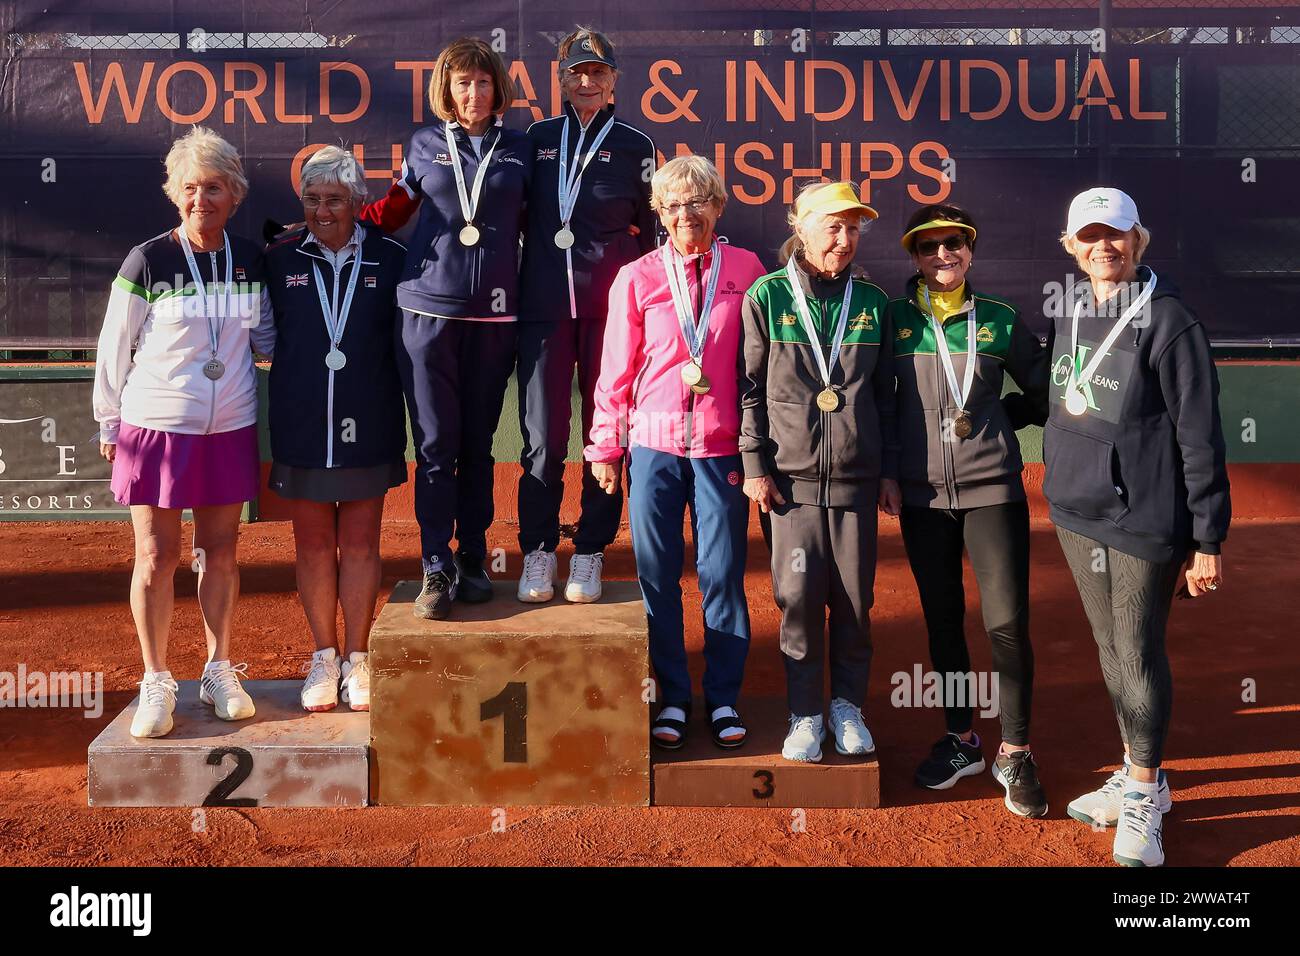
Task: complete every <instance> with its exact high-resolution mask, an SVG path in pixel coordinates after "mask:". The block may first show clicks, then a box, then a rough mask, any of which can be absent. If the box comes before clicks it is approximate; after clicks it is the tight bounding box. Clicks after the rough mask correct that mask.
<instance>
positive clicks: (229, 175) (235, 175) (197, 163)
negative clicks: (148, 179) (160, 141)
mask: <svg viewBox="0 0 1300 956" xmlns="http://www.w3.org/2000/svg"><path fill="white" fill-rule="evenodd" d="M163 165H164V166H165V167H166V169H167V179H166V180H165V181H164V182H163V192H165V193H166V194H167V198H168V199H170V200H171V201H172V202H173V203H174V204H175V205H177V206H179V205H180V204H181V197H182V193H183V192H184V187H185V177H186V176H187V175H188V174H189V173H190V172H191V171H193V170H207V171H208V172H212V173H216V174H217V175H218V176H219V177H221V178H222V179H224V180H225V182H226V185H227V186H229V187H230V191H231V193H232V194H234V197H235V202H236V203H241V202H243V201H244V197H245V196H247V195H248V178H247V177H246V176H245V175H244V164H243V163H242V162H240V160H239V151H238V150H236V149H235V147H233V146H231V145H230V144H229V143H228V142H226V141H225V140H224V139H222V138H221V137H220V136H219V135H218V134H216V133H214V132H213V131H212V130H210V129H208V128H207V127H206V126H195V127H194V128H193V129H191V130H190V131H189V132H188V133H186V134H185V135H184V136H182V137H181V138H180V139H178V140H176V142H174V143H172V148H171V149H169V150H168V151H167V158H166V159H165V160H164V161H163Z"/></svg>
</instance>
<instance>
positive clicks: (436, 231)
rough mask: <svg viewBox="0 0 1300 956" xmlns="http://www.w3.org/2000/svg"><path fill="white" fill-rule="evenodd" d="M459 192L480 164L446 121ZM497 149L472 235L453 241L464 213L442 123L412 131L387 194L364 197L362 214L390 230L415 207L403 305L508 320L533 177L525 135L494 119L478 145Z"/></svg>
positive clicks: (459, 130)
mask: <svg viewBox="0 0 1300 956" xmlns="http://www.w3.org/2000/svg"><path fill="white" fill-rule="evenodd" d="M451 131H452V135H453V136H454V137H455V138H456V147H457V150H458V153H459V155H460V164H461V170H462V173H463V176H464V178H465V193H466V195H467V196H471V197H472V195H473V189H474V176H475V175H476V174H477V172H478V169H479V166H480V164H481V162H482V160H481V158H480V156H479V154H478V153H477V152H476V151H475V149H474V145H473V143H471V142H470V138H469V135H468V134H467V133H466V132H465V129H464V127H462V126H460V124H458V123H455V122H453V123H452V124H451ZM494 143H495V145H496V148H495V150H493V151H492V155H491V158H490V160H489V161H488V162H489V166H488V171H487V174H486V175H485V177H484V180H483V187H482V191H481V193H480V198H479V204H478V207H477V209H475V211H474V225H475V226H476V227H477V228H478V230H479V241H478V242H477V243H475V244H474V245H470V246H467V245H465V244H464V243H462V242H461V241H460V231H461V229H462V228H464V226H465V217H464V214H463V212H462V210H461V207H460V194H459V193H458V192H457V189H456V175H455V172H454V171H453V169H452V157H451V150H450V147H448V145H447V130H446V127H444V126H443V124H442V123H436V124H434V125H433V126H426V127H424V128H423V129H420V130H417V131H416V133H415V135H414V136H412V137H411V142H410V145H409V146H407V148H406V156H405V158H404V159H403V161H402V175H401V177H400V178H399V179H398V180H397V181H396V182H395V183H394V184H393V186H392V188H391V189H390V190H389V193H388V195H387V196H385V197H383V198H382V199H380V200H378V201H377V202H374V203H368V204H367V205H366V206H365V207H364V208H363V209H362V211H361V218H362V219H363V220H366V221H367V222H371V223H373V224H375V225H379V226H381V227H382V228H384V229H386V230H388V231H393V230H395V229H397V228H399V227H400V226H402V225H403V224H405V222H406V221H407V219H409V218H410V216H411V214H412V213H413V212H415V211H416V207H417V206H418V208H419V220H418V221H417V223H416V226H415V232H414V233H413V234H412V236H411V239H410V244H409V246H408V247H407V255H406V264H405V268H404V269H403V270H402V281H401V284H400V285H399V286H398V290H397V300H398V304H399V305H401V307H402V308H404V309H411V310H412V311H415V312H423V313H426V314H428V315H437V316H443V317H446V318H453V319H479V320H487V321H512V320H513V319H514V318H515V316H516V314H517V312H518V309H519V234H520V230H521V229H522V228H523V223H524V205H525V203H526V202H527V200H528V194H529V190H530V188H531V187H530V183H531V181H532V175H533V154H532V147H531V145H530V143H529V141H528V137H527V136H525V135H524V133H522V132H520V131H519V130H513V129H507V128H506V127H505V126H503V125H502V123H501V121H500V119H498V120H497V121H496V123H495V124H494V125H493V126H490V127H489V128H488V131H487V133H486V134H485V135H484V138H483V144H482V150H483V154H484V155H487V153H488V151H489V150H490V149H492V147H493V144H494Z"/></svg>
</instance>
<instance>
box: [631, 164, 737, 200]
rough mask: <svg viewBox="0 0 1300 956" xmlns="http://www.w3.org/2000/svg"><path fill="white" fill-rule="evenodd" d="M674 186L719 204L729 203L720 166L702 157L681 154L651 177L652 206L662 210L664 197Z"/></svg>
mask: <svg viewBox="0 0 1300 956" xmlns="http://www.w3.org/2000/svg"><path fill="white" fill-rule="evenodd" d="M675 189H680V190H681V191H682V194H683V195H700V196H705V197H707V198H708V199H711V200H713V201H714V202H716V203H717V204H718V206H719V207H721V206H724V205H726V202H727V190H726V187H724V186H723V185H722V176H721V175H720V174H719V173H718V168H717V167H716V166H714V165H713V163H711V162H709V160H707V159H706V158H704V157H703V156H678V157H677V158H676V159H670V160H669V161H668V162H666V163H664V164H663V165H662V166H660V167H659V169H657V170H656V171H655V174H654V175H653V176H652V177H650V208H651V209H653V210H654V211H655V212H659V210H660V207H661V206H662V205H663V197H664V196H666V195H667V194H668V193H670V192H672V191H673V190H675Z"/></svg>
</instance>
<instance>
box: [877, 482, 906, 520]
mask: <svg viewBox="0 0 1300 956" xmlns="http://www.w3.org/2000/svg"><path fill="white" fill-rule="evenodd" d="M880 510H881V511H883V512H884V513H885V514H887V515H889V516H890V517H891V518H897V517H898V513H899V512H900V511H902V510H903V492H902V489H900V488H899V487H898V482H897V481H895V480H894V479H893V478H881V479H880Z"/></svg>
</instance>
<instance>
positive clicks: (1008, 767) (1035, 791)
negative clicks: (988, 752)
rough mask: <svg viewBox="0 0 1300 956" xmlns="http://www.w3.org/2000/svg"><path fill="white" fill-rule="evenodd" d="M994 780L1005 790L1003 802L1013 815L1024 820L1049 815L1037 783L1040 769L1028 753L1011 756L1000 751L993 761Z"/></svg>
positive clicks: (1014, 752) (1019, 751)
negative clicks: (1024, 818) (1005, 794)
mask: <svg viewBox="0 0 1300 956" xmlns="http://www.w3.org/2000/svg"><path fill="white" fill-rule="evenodd" d="M993 779H994V780H996V781H997V782H998V783H1000V784H1002V787H1003V789H1004V790H1006V792H1007V796H1006V799H1005V800H1003V801H1002V802H1003V803H1005V804H1006V805H1007V809H1008V810H1010V811H1011V812H1012V813H1014V814H1016V815H1017V816H1021V817H1042V816H1046V815H1047V796H1046V795H1045V794H1044V793H1043V785H1042V784H1040V783H1039V782H1038V765H1037V764H1036V763H1034V756H1033V754H1031V753H1030V752H1029V751H1028V750H1013V751H1011V753H1009V754H1004V753H1002V752H1001V751H999V752H998V756H997V759H995V760H994V761H993Z"/></svg>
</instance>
